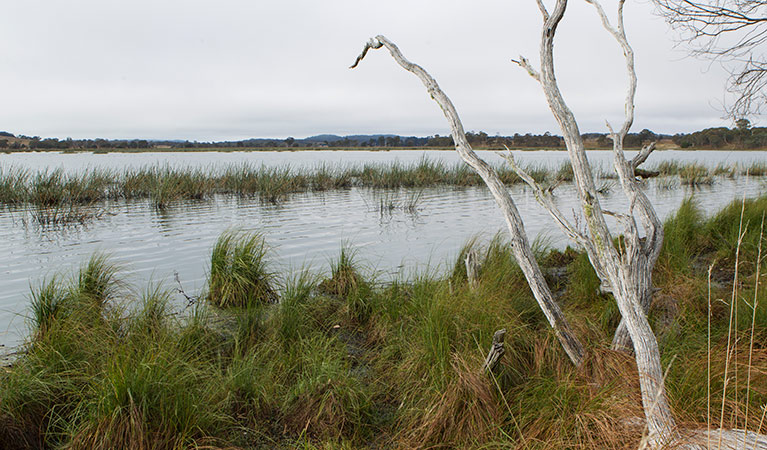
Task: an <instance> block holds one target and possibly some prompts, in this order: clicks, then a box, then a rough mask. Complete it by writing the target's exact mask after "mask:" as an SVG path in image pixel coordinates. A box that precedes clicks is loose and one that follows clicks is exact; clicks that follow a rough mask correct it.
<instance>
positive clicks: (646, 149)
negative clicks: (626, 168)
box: [631, 141, 655, 170]
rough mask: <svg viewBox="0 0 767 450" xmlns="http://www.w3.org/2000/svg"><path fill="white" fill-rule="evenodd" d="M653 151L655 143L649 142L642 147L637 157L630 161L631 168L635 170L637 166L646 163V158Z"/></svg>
mask: <svg viewBox="0 0 767 450" xmlns="http://www.w3.org/2000/svg"><path fill="white" fill-rule="evenodd" d="M653 150H655V141H653V142H650V143H649V144H647V145H645V146H643V147H642V150H640V151H639V153H637V155H636V156H635V157H634V159H632V160H631V167H632V168H633V169H634V170H636V169H637V168H638V167H639V166H641V165H642V164H644V162H645V161H647V158H648V157H649V156H650V153H652V151H653Z"/></svg>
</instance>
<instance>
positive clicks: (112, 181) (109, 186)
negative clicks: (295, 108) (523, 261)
mask: <svg viewBox="0 0 767 450" xmlns="http://www.w3.org/2000/svg"><path fill="white" fill-rule="evenodd" d="M766 167H767V166H766V165H765V164H764V163H754V164H752V165H750V166H744V165H740V164H733V165H730V166H726V165H720V166H718V167H716V168H714V169H709V168H707V167H705V166H701V165H699V164H696V163H691V164H685V163H681V162H678V161H666V162H662V163H660V164H658V165H657V166H655V167H653V168H651V169H653V170H654V171H656V172H658V173H659V174H660V175H661V176H674V177H678V178H679V180H680V184H683V185H689V186H697V185H704V184H711V183H713V182H714V181H715V176H720V175H721V176H740V175H750V176H765V175H767V168H766ZM495 169H496V172H497V173H498V175H499V177H500V178H501V180H502V181H503V182H504V183H506V184H508V185H511V184H516V183H520V182H521V180H520V179H519V177H517V175H516V174H515V173H514V172H513V171H512V170H511V169H510V168H509V167H508V166H505V165H499V166H497V167H496V168H495ZM526 171H527V172H528V173H529V174H531V175H532V177H533V178H534V179H536V180H537V181H538V182H541V183H552V184H553V183H558V182H568V181H571V180H572V167H571V166H570V165H569V163H564V164H562V165H561V166H559V167H556V168H546V167H545V166H542V165H529V166H528V167H526ZM597 172H598V173H597V175H598V176H599V177H602V178H611V177H612V175H611V174H610V172H609V171H608V170H604V169H603V168H598V169H597ZM481 185H483V183H482V180H481V179H480V177H479V176H478V175H477V174H476V173H475V172H474V171H473V170H472V169H471V168H470V167H468V166H467V165H466V164H463V163H454V164H450V163H445V162H442V161H436V160H429V159H427V158H423V159H421V160H419V161H417V162H413V163H401V162H399V161H394V162H391V163H376V164H360V165H350V166H340V165H339V166H330V165H327V164H320V165H317V166H315V167H309V168H294V167H289V166H282V167H268V166H264V165H260V166H259V165H253V164H235V165H229V166H226V167H223V168H222V167H218V168H213V167H211V168H189V167H171V166H148V167H142V168H138V169H126V170H122V171H120V170H106V169H98V168H96V169H88V170H86V171H84V172H78V173H67V172H64V171H62V170H60V169H56V170H43V171H40V172H31V171H28V170H23V169H16V168H12V167H11V168H0V203H2V204H5V205H26V206H30V207H33V208H37V209H40V208H42V209H45V208H53V209H58V210H65V209H67V208H71V207H76V206H84V205H85V206H92V205H94V204H96V203H99V202H103V201H106V200H120V199H149V200H150V201H151V202H152V203H153V204H154V205H155V206H156V207H157V208H159V209H163V208H166V207H168V206H170V205H172V204H173V203H174V202H178V201H180V200H201V199H206V198H210V197H211V196H213V195H215V194H225V195H237V196H254V197H258V198H260V199H261V200H263V201H265V202H270V203H279V202H282V201H283V200H285V199H287V197H288V196H289V195H290V194H294V193H300V192H317V191H327V190H335V189H346V188H349V187H352V186H360V187H369V188H386V189H395V188H425V187H432V186H457V187H469V186H481Z"/></svg>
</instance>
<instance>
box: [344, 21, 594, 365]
mask: <svg viewBox="0 0 767 450" xmlns="http://www.w3.org/2000/svg"><path fill="white" fill-rule="evenodd" d="M381 47H386V49H387V50H388V51H389V53H390V54H391V56H392V58H394V60H395V61H396V62H397V64H399V65H400V66H401V67H402V68H403V69H405V70H407V71H408V72H410V73H412V74H414V75H416V76H417V77H418V78H419V79H420V80H421V82H422V83H423V84H424V86H425V87H426V89H427V91H428V92H429V94H430V95H431V98H432V99H434V101H436V102H437V104H438V105H439V106H440V108H442V112H443V113H444V115H445V118H446V119H447V121H448V123H449V124H450V130H451V134H452V136H453V141H454V142H455V149H456V151H457V152H458V154H459V155H460V156H461V158H462V159H463V160H464V161H465V162H466V163H467V164H469V165H470V166H471V167H472V168H473V169H474V170H476V171H477V173H478V174H479V176H480V177H481V178H482V180H483V181H484V182H485V184H486V185H487V187H488V189H490V192H491V194H492V195H493V197H494V198H495V201H496V203H497V204H498V206H499V208H500V209H501V212H502V213H503V216H504V218H505V219H506V224H507V227H508V229H509V235H510V238H511V239H510V240H511V248H512V252H513V253H514V257H515V258H516V260H517V263H518V264H519V267H520V268H521V269H522V272H523V273H524V274H525V278H526V279H527V282H528V284H529V285H530V289H531V290H532V292H533V295H534V296H535V299H536V301H537V302H538V305H539V306H540V308H541V310H542V311H543V313H544V315H545V316H546V318H547V319H548V321H549V324H550V325H551V327H552V328H553V329H554V332H555V333H556V335H557V337H558V338H559V341H560V343H561V344H562V347H563V348H564V350H565V352H566V353H567V355H568V356H569V357H570V360H571V361H572V362H573V363H574V364H575V365H576V366H580V365H581V364H582V362H583V346H582V345H581V343H580V342H579V341H578V339H577V338H576V337H575V334H574V333H573V331H572V329H571V328H570V325H569V324H568V322H567V320H566V319H565V316H564V314H563V313H562V310H561V309H560V308H559V305H558V304H557V303H556V301H555V300H554V296H553V295H552V293H551V290H550V289H549V286H548V284H547V283H546V280H545V278H544V276H543V272H542V271H541V268H540V267H539V266H538V262H537V261H536V259H535V255H534V254H533V252H532V249H531V248H530V243H529V240H528V238H527V233H526V232H525V228H524V224H523V223H522V217H521V216H520V214H519V211H518V210H517V207H516V205H515V204H514V201H513V200H512V198H511V195H509V191H508V190H507V189H506V186H505V185H504V184H503V183H502V182H501V180H500V178H499V177H498V174H496V172H495V170H494V169H493V168H492V167H491V166H490V165H489V164H487V163H486V162H485V161H484V160H482V159H481V158H479V157H478V156H477V154H476V153H474V150H473V149H472V148H471V145H469V141H468V140H467V139H466V133H465V132H464V129H463V124H462V123H461V119H460V118H459V116H458V112H457V111H456V109H455V106H453V103H452V102H451V101H450V99H449V98H448V97H447V95H446V94H445V93H444V92H443V91H442V89H440V87H439V85H438V84H437V81H436V80H435V79H434V78H432V76H431V75H429V73H428V72H426V70H424V69H423V67H421V66H419V65H417V64H414V63H412V62H410V61H408V60H407V59H406V58H405V57H404V56H403V55H402V52H400V50H399V48H397V46H396V45H394V43H392V42H391V41H389V40H388V39H386V38H385V37H384V36H381V35H378V36H376V37H374V38H372V39H370V40H369V41H368V42H367V43H366V44H365V47H364V48H363V49H362V53H360V55H359V56H358V57H357V60H356V61H355V63H354V64H353V65H352V68H354V67H357V65H358V64H359V62H360V61H362V60H363V59H364V58H365V56H366V55H367V52H368V50H370V49H378V48H381Z"/></svg>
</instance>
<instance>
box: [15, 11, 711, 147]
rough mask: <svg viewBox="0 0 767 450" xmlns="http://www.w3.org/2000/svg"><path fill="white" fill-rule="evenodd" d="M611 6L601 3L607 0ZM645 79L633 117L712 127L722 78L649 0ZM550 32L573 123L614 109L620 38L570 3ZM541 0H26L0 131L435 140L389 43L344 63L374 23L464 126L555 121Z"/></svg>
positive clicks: (641, 29)
mask: <svg viewBox="0 0 767 450" xmlns="http://www.w3.org/2000/svg"><path fill="white" fill-rule="evenodd" d="M606 7H609V4H606ZM626 13H627V28H628V32H629V38H630V39H631V41H632V43H633V44H634V48H635V51H636V54H637V69H638V73H639V75H640V84H639V92H638V98H637V106H638V109H637V119H638V120H637V122H636V126H637V127H640V129H641V128H651V129H653V130H654V131H659V132H678V131H691V130H695V129H698V128H700V127H701V126H710V125H721V124H723V122H722V120H721V119H720V118H719V116H720V112H719V111H718V110H717V109H716V107H715V105H716V102H717V101H718V100H720V99H721V96H722V87H723V85H724V81H725V79H726V74H725V73H724V71H722V70H721V69H719V68H716V67H713V68H711V70H708V71H705V70H706V69H707V68H708V66H706V63H705V62H701V61H697V60H694V59H689V58H684V57H683V56H684V55H683V54H680V52H679V51H678V50H674V49H673V42H672V41H671V39H670V35H669V33H668V32H667V29H666V25H665V24H664V23H663V22H662V21H660V20H659V19H658V18H657V17H654V16H653V15H652V11H651V5H650V4H648V3H639V4H634V3H632V4H630V5H628V6H627V12H626ZM565 20H566V21H565V22H564V23H563V25H562V26H561V28H560V30H559V33H558V37H557V42H556V48H555V50H556V64H557V69H558V77H559V80H560V82H561V86H562V90H563V92H564V94H565V97H566V99H567V100H568V102H569V103H570V105H571V107H572V109H573V111H575V112H576V115H577V117H578V118H579V120H580V122H581V129H582V130H583V131H603V130H604V121H605V120H606V119H609V120H612V121H619V120H621V113H622V108H623V104H622V103H623V98H624V95H625V69H624V66H623V61H622V59H621V54H620V49H619V48H618V47H617V45H616V44H615V42H613V41H611V40H610V38H609V37H608V36H607V35H606V34H605V32H604V31H603V30H602V28H601V26H600V24H599V21H598V20H597V18H596V16H595V14H594V12H593V10H592V9H591V8H590V7H589V5H587V4H586V3H585V2H584V3H579V2H573V4H572V5H570V7H569V10H568V16H567V17H566V19H565ZM539 27H540V16H539V14H538V11H537V8H536V7H535V2H533V1H532V0H531V1H527V2H506V1H504V2H500V1H490V0H481V1H476V2H459V1H436V0H428V1H417V2H412V1H404V0H392V1H389V2H386V3H385V5H384V4H381V3H380V2H372V1H367V0H363V1H359V0H354V1H352V0H342V1H332V2H316V1H309V0H288V1H282V2H253V1H245V0H225V1H220V2H215V3H212V2H203V1H197V0H195V1H183V2H182V1H167V0H166V1H149V0H134V1H132V2H120V1H117V0H71V1H65V2H50V1H43V0H27V1H24V2H12V3H10V4H8V5H4V14H3V15H2V17H0V58H2V60H3V61H4V63H3V67H2V69H0V86H3V94H2V97H1V98H2V104H3V107H2V108H0V127H1V128H3V129H7V130H8V131H12V132H17V133H23V134H33V135H41V136H54V137H62V138H63V137H73V138H82V137H96V136H99V137H106V138H132V137H146V138H189V139H197V140H219V139H241V138H246V137H252V136H271V137H284V136H287V135H292V136H296V137H301V136H307V135H311V134H317V133H326V132H328V133H379V132H391V133H399V134H408V135H409V134H420V135H425V134H433V133H440V134H446V132H447V126H446V124H445V121H444V118H443V117H442V114H441V112H440V111H439V108H438V107H437V106H436V105H435V104H434V103H433V102H432V101H431V100H430V99H429V98H428V95H427V94H426V93H425V91H424V89H423V87H422V86H421V85H420V83H419V81H418V80H417V79H416V78H415V77H413V76H412V75H410V74H408V73H405V72H404V71H402V70H401V69H400V68H399V67H397V66H396V64H395V63H394V62H393V61H392V60H391V59H390V58H389V57H388V55H386V54H385V53H384V52H376V53H375V54H371V55H370V56H369V57H368V58H367V59H366V60H365V62H364V63H363V64H362V66H361V67H360V68H358V69H356V70H354V71H350V70H348V69H347V67H348V65H349V64H350V63H351V62H352V61H353V59H354V57H355V56H356V54H357V53H358V52H359V50H360V49H361V47H362V44H363V43H364V42H365V40H366V39H367V38H368V37H370V36H372V35H375V34H378V33H383V34H386V35H387V36H388V37H390V38H391V39H392V40H394V41H395V42H397V43H398V44H399V45H400V47H401V48H402V50H403V52H404V53H405V54H406V55H407V56H408V57H409V58H410V59H412V60H413V61H415V62H417V63H419V64H421V65H423V66H424V67H426V68H427V69H428V70H429V71H430V72H431V73H432V74H433V75H434V76H435V77H436V78H437V79H438V81H439V82H440V84H441V86H442V87H443V88H444V89H445V91H446V92H447V93H448V95H450V96H451V98H452V99H453V101H454V102H455V103H456V105H457V106H458V108H459V111H460V113H461V115H462V117H463V119H464V121H465V125H466V128H467V129H474V130H485V131H487V132H489V133H491V134H494V133H495V132H499V133H501V134H510V133H514V132H521V133H524V132H528V131H529V132H536V133H538V132H543V131H551V132H557V130H556V124H555V123H554V121H553V120H552V119H551V117H550V114H549V113H548V111H547V108H546V104H545V101H544V98H543V96H542V94H541V92H540V88H539V87H538V86H537V85H536V83H535V82H534V81H533V80H531V79H530V78H529V77H528V76H527V75H526V74H525V73H524V72H523V71H522V70H521V69H519V68H518V67H516V66H515V65H514V64H513V63H512V62H511V58H516V57H517V56H518V55H519V54H525V55H526V56H528V57H530V59H531V60H533V61H535V60H536V59H537V58H536V56H537V45H538V36H539V32H540V30H539Z"/></svg>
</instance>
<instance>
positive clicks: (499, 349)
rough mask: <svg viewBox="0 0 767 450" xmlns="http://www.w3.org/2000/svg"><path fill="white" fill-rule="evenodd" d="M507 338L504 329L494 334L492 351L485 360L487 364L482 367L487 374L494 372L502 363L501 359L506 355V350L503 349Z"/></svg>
mask: <svg viewBox="0 0 767 450" xmlns="http://www.w3.org/2000/svg"><path fill="white" fill-rule="evenodd" d="M504 336H506V328H502V329H500V330H498V331H496V332H495V334H493V344H492V345H491V346H490V351H489V352H488V354H487V357H486V358H485V363H484V364H483V365H482V370H483V371H485V372H492V371H493V370H495V368H496V367H497V366H498V363H500V362H501V357H502V356H503V354H504V353H506V349H505V348H504V347H503V338H504Z"/></svg>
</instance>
